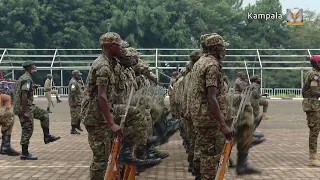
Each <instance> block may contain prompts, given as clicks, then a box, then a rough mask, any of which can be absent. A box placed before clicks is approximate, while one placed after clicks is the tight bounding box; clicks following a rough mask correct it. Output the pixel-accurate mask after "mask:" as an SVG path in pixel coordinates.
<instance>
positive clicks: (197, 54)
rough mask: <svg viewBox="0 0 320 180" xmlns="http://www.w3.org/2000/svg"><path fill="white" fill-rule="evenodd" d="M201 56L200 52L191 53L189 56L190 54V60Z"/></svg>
mask: <svg viewBox="0 0 320 180" xmlns="http://www.w3.org/2000/svg"><path fill="white" fill-rule="evenodd" d="M201 54H202V52H201V51H199V50H196V51H192V52H191V54H190V58H196V57H200V56H201Z"/></svg>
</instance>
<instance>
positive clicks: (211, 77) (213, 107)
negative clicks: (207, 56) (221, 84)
mask: <svg viewBox="0 0 320 180" xmlns="http://www.w3.org/2000/svg"><path fill="white" fill-rule="evenodd" d="M218 73H219V71H218V68H217V67H216V66H210V67H209V68H208V69H207V71H206V76H205V82H206V88H207V99H208V105H209V111H210V113H211V114H212V116H213V117H214V118H215V120H217V121H218V123H219V124H220V126H221V127H225V126H227V124H226V122H225V120H224V118H223V115H222V113H221V111H220V107H219V103H218V100H217V95H218V88H217V87H218V76H219V75H218Z"/></svg>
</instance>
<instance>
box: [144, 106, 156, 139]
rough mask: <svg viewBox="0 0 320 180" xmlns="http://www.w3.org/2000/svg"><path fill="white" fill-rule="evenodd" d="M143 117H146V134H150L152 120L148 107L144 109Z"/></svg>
mask: <svg viewBox="0 0 320 180" xmlns="http://www.w3.org/2000/svg"><path fill="white" fill-rule="evenodd" d="M144 116H145V118H146V122H147V135H148V136H152V135H153V125H154V123H153V121H152V117H151V114H150V109H145V114H144Z"/></svg>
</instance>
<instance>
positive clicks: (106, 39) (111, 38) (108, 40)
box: [99, 32, 124, 45]
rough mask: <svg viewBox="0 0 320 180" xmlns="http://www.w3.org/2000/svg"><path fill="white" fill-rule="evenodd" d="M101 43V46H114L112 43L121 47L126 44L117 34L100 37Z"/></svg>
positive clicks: (109, 33) (111, 33)
mask: <svg viewBox="0 0 320 180" xmlns="http://www.w3.org/2000/svg"><path fill="white" fill-rule="evenodd" d="M99 41H100V45H103V44H112V43H115V44H119V45H121V44H124V43H123V41H122V40H121V37H120V35H119V34H117V33H115V32H108V33H105V34H103V35H102V36H101V37H100V39H99Z"/></svg>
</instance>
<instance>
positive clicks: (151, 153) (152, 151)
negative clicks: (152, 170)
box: [148, 147, 169, 159]
mask: <svg viewBox="0 0 320 180" xmlns="http://www.w3.org/2000/svg"><path fill="white" fill-rule="evenodd" d="M148 153H149V155H148V157H149V158H151V159H158V158H160V159H164V158H167V157H169V153H166V152H160V151H158V150H157V149H156V148H154V147H152V148H150V149H149V152H148Z"/></svg>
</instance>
